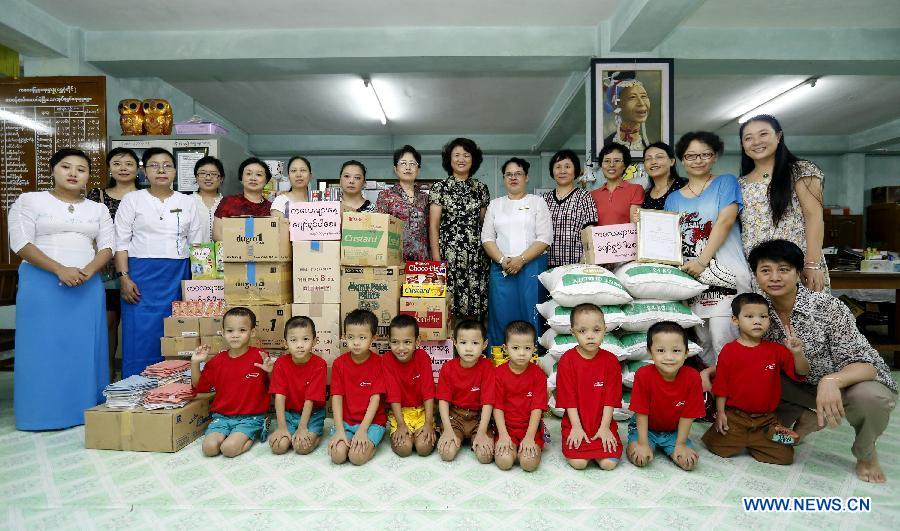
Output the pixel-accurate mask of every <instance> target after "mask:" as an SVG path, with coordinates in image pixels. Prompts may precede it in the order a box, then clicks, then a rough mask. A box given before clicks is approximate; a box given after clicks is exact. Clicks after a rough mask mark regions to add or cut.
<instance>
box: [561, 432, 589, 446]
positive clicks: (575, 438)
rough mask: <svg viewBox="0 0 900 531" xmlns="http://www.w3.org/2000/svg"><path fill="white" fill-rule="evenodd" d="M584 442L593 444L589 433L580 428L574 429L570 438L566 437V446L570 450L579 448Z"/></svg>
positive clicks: (570, 433)
mask: <svg viewBox="0 0 900 531" xmlns="http://www.w3.org/2000/svg"><path fill="white" fill-rule="evenodd" d="M583 442H584V443H590V442H591V441H590V439H588V436H587V433H585V432H584V430H583V429H582V428H580V427H574V428H572V431H570V432H569V436H568V437H566V446H567V447H569V448H578V447H579V446H581V443H583Z"/></svg>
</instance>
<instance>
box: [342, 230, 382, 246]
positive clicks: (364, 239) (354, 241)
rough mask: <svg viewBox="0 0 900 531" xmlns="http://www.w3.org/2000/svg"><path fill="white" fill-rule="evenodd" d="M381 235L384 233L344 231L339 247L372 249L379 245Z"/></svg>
mask: <svg viewBox="0 0 900 531" xmlns="http://www.w3.org/2000/svg"><path fill="white" fill-rule="evenodd" d="M383 234H384V232H382V231H378V230H353V229H344V231H343V236H342V239H341V245H344V246H346V247H371V248H373V249H374V248H376V247H378V245H379V244H381V237H382V235H383Z"/></svg>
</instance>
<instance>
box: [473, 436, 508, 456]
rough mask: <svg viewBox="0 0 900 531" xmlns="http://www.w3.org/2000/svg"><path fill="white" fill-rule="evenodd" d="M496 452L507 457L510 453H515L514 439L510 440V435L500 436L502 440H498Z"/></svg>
mask: <svg viewBox="0 0 900 531" xmlns="http://www.w3.org/2000/svg"><path fill="white" fill-rule="evenodd" d="M473 446H474V444H473ZM494 451H495V452H496V453H497V455H506V454H507V453H509V452H515V451H516V448H515V446H513V443H512V438H510V436H509V435H505V436H500V438H499V439H497V445H496V446H495V447H494Z"/></svg>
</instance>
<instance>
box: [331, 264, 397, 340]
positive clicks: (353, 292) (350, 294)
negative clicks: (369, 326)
mask: <svg viewBox="0 0 900 531" xmlns="http://www.w3.org/2000/svg"><path fill="white" fill-rule="evenodd" d="M357 308H359V309H363V310H370V311H371V312H372V313H374V314H375V316H376V317H378V324H379V325H380V326H388V325H389V324H391V319H393V318H394V317H396V316H397V312H398V311H399V309H400V268H399V267H356V266H342V267H341V322H343V320H344V316H346V315H347V314H348V313H350V312H351V311H353V310H355V309H357Z"/></svg>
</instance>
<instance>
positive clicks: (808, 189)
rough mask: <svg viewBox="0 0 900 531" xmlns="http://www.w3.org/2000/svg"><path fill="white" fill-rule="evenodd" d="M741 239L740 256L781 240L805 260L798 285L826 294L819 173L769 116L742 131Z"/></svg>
mask: <svg viewBox="0 0 900 531" xmlns="http://www.w3.org/2000/svg"><path fill="white" fill-rule="evenodd" d="M740 137H741V147H742V148H743V152H742V153H741V175H742V177H741V178H740V179H739V182H740V184H741V195H742V196H743V198H744V209H743V210H742V211H741V239H742V241H743V245H744V254H746V255H748V256H749V255H750V251H751V250H752V249H753V248H754V247H756V246H757V245H759V244H760V243H762V242H766V241H769V240H777V239H783V240H787V241H789V242H792V243H795V244H796V245H797V246H798V247H800V249H801V250H803V253H804V255H805V258H804V264H803V271H802V273H801V279H802V280H803V285H804V286H806V287H807V288H809V289H811V290H813V291H823V290H825V291H829V290H830V287H831V282H830V281H829V278H828V269H827V267H826V266H825V259H824V257H823V256H822V240H823V239H824V237H825V222H824V220H823V217H822V181H823V180H824V176H823V174H822V170H820V169H819V167H818V166H816V165H815V164H814V163H812V162H810V161H808V160H803V159H800V158H797V156H796V155H794V154H793V153H791V151H790V150H789V149H788V148H787V146H786V145H785V142H784V131H783V130H782V129H781V124H780V123H778V120H776V119H775V117H773V116H769V115H767V114H761V115H759V116H754V117H753V118H750V119H749V120H747V121H746V122H744V123H743V124H742V125H741V129H740Z"/></svg>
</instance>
